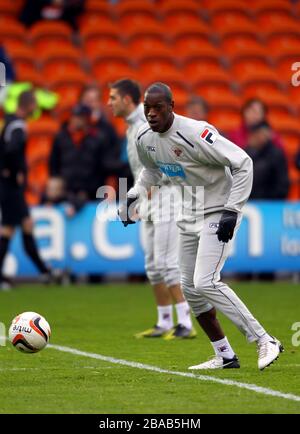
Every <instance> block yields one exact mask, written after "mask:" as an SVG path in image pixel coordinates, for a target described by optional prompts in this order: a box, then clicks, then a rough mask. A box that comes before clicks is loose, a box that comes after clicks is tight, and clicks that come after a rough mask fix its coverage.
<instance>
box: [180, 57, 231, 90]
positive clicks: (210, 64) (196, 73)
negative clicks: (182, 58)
mask: <svg viewBox="0 0 300 434" xmlns="http://www.w3.org/2000/svg"><path fill="white" fill-rule="evenodd" d="M183 73H184V77H185V80H186V81H187V83H190V84H192V85H193V86H194V85H196V84H201V83H225V84H229V83H230V82H231V80H232V77H230V76H229V74H228V73H227V72H226V71H225V70H224V68H222V67H221V66H220V64H219V62H218V61H217V60H212V59H210V60H202V59H200V60H199V59H196V60H192V61H188V62H187V63H186V64H185V66H184V68H183Z"/></svg>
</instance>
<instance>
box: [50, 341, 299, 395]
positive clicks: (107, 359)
mask: <svg viewBox="0 0 300 434" xmlns="http://www.w3.org/2000/svg"><path fill="white" fill-rule="evenodd" d="M48 348H52V349H54V350H58V351H62V352H64V353H70V354H74V355H76V356H82V357H89V358H90V359H97V360H102V361H104V362H108V363H114V364H117V365H123V366H129V367H131V368H137V369H145V370H147V371H152V372H159V373H160V374H169V375H177V376H179V377H188V378H195V379H196V380H201V381H210V382H213V383H219V384H224V385H226V386H235V387H239V388H240V389H247V390H251V391H252V392H256V393H261V394H262V395H269V396H274V397H276V398H284V399H288V400H290V401H296V402H300V396H298V395H293V394H292V393H283V392H279V391H277V390H272V389H268V388H266V387H261V386H257V385H256V384H249V383H241V382H239V381H234V380H228V379H222V378H218V377H211V376H210V375H197V374H192V373H189V372H180V371H169V370H168V369H162V368H159V367H157V366H152V365H146V364H144V363H138V362H130V361H128V360H123V359H116V358H114V357H108V356H103V355H101V354H95V353H88V352H86V351H80V350H76V349H75V348H70V347H63V346H61V345H48ZM95 369H97V368H95Z"/></svg>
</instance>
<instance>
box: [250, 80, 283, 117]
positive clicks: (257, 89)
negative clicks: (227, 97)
mask: <svg viewBox="0 0 300 434" xmlns="http://www.w3.org/2000/svg"><path fill="white" fill-rule="evenodd" d="M250 98H259V99H261V100H262V101H263V102H264V103H265V104H266V105H267V106H269V107H273V108H275V107H277V108H283V109H284V111H289V109H290V105H291V103H290V99H289V98H288V96H287V95H286V93H285V92H283V91H281V90H279V89H278V87H277V86H276V84H274V83H262V84H260V83H254V84H253V83H252V84H250V85H249V86H246V87H245V88H244V89H243V99H244V100H247V99H250Z"/></svg>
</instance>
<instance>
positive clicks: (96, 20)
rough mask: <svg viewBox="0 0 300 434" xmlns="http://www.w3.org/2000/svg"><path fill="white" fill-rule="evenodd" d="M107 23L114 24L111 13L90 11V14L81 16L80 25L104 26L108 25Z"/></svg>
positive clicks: (83, 26)
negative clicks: (104, 13)
mask: <svg viewBox="0 0 300 434" xmlns="http://www.w3.org/2000/svg"><path fill="white" fill-rule="evenodd" d="M106 23H109V24H114V23H115V21H114V19H113V18H112V17H111V16H110V15H103V14H101V13H98V12H93V13H92V12H90V13H88V14H83V15H81V16H80V17H79V27H80V28H85V27H89V26H92V27H93V26H97V25H98V26H99V27H100V26H102V25H104V26H105V25H106Z"/></svg>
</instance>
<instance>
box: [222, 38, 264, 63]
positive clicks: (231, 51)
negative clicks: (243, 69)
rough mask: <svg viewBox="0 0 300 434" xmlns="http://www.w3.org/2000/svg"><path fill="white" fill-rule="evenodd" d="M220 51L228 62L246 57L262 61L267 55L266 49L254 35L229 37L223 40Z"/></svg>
mask: <svg viewBox="0 0 300 434" xmlns="http://www.w3.org/2000/svg"><path fill="white" fill-rule="evenodd" d="M221 50H222V53H223V54H225V55H226V56H227V57H228V58H229V59H230V61H235V60H238V59H241V58H247V57H252V58H253V57H257V58H261V59H264V58H266V57H267V55H268V52H267V50H266V48H265V47H264V46H263V45H262V44H260V43H259V42H258V41H257V39H256V36H254V35H253V36H250V35H229V36H227V37H225V38H224V39H223V41H222V44H221Z"/></svg>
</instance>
